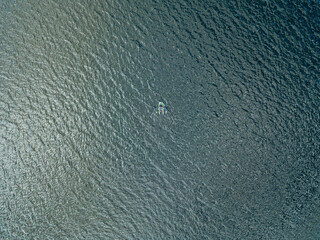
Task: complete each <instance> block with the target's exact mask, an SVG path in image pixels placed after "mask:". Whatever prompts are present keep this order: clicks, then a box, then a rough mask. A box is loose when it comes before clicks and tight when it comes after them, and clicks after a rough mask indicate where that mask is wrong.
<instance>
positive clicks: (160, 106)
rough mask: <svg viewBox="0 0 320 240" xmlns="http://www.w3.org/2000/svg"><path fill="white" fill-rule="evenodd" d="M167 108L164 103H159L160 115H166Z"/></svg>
mask: <svg viewBox="0 0 320 240" xmlns="http://www.w3.org/2000/svg"><path fill="white" fill-rule="evenodd" d="M165 108H166V105H164V103H163V102H159V104H158V113H159V114H164V111H165Z"/></svg>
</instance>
